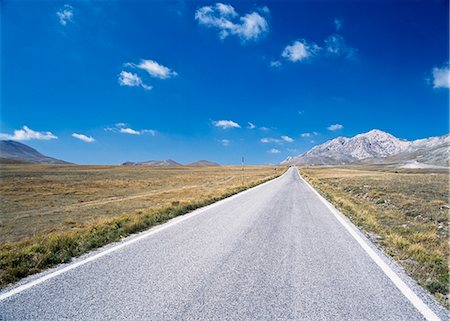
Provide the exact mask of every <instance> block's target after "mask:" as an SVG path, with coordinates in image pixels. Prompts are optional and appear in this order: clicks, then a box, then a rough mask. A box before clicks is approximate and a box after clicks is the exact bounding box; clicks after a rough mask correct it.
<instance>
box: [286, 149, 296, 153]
mask: <svg viewBox="0 0 450 321" xmlns="http://www.w3.org/2000/svg"><path fill="white" fill-rule="evenodd" d="M286 150H287V151H288V152H289V153H298V149H297V148H288V149H286Z"/></svg>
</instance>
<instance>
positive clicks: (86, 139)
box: [72, 133, 95, 143]
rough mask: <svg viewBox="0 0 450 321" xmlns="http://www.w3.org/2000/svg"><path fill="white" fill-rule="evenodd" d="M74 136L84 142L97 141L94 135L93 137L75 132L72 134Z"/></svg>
mask: <svg viewBox="0 0 450 321" xmlns="http://www.w3.org/2000/svg"><path fill="white" fill-rule="evenodd" d="M72 137H73V138H77V139H79V140H82V141H83V142H86V143H92V142H95V139H94V138H93V137H91V136H86V135H83V134H77V133H73V134H72Z"/></svg>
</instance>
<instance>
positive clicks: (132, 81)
mask: <svg viewBox="0 0 450 321" xmlns="http://www.w3.org/2000/svg"><path fill="white" fill-rule="evenodd" d="M118 81H119V84H120V85H121V86H129V87H142V88H144V89H145V90H151V89H152V88H153V87H152V86H149V85H146V84H144V82H143V81H142V79H141V78H140V77H139V76H138V75H137V74H134V73H132V72H128V71H124V70H122V71H121V72H120V74H119V79H118Z"/></svg>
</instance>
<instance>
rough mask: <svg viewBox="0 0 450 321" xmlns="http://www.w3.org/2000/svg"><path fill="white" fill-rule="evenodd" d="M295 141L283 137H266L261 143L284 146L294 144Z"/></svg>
mask: <svg viewBox="0 0 450 321" xmlns="http://www.w3.org/2000/svg"><path fill="white" fill-rule="evenodd" d="M293 141H294V139H293V138H291V137H289V136H281V138H273V137H264V138H261V139H260V142H261V143H264V144H269V143H275V144H283V143H284V142H287V143H292V142H293Z"/></svg>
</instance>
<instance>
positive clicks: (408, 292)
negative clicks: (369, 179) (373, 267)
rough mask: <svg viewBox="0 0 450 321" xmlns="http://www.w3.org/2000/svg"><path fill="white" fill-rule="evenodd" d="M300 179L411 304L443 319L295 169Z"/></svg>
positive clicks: (433, 318) (431, 320) (433, 320)
mask: <svg viewBox="0 0 450 321" xmlns="http://www.w3.org/2000/svg"><path fill="white" fill-rule="evenodd" d="M295 169H296V171H297V174H298V177H299V178H300V179H301V180H302V181H303V182H305V183H306V185H307V186H308V187H309V188H310V189H311V190H312V191H313V192H314V193H315V194H316V195H317V196H318V197H319V199H320V200H321V201H322V203H324V204H325V206H326V207H327V208H328V209H329V210H330V211H331V213H333V215H334V217H335V218H336V219H337V220H338V221H339V223H341V224H342V226H344V228H345V229H346V230H347V232H348V233H349V234H350V235H351V236H352V237H353V238H354V239H355V240H356V242H358V244H359V245H360V246H361V247H362V249H363V250H364V251H365V252H366V253H367V255H369V257H370V258H371V259H372V260H373V261H374V262H375V263H376V264H377V265H378V267H379V268H380V269H381V270H382V271H383V273H384V274H386V276H387V277H388V278H389V279H390V280H391V281H392V283H394V285H395V286H396V287H397V288H398V289H399V290H400V292H401V293H402V294H403V295H404V296H405V297H406V298H407V299H408V300H409V301H410V302H411V304H412V305H413V306H414V307H415V308H416V309H417V310H418V311H419V312H420V313H421V314H422V315H423V316H424V318H425V319H426V320H428V321H440V320H441V319H440V318H439V317H438V316H437V315H436V313H434V312H433V310H431V308H430V307H429V306H428V305H426V304H425V303H424V302H423V301H422V299H421V298H419V296H418V295H417V294H416V293H415V292H414V291H413V290H412V289H411V288H410V287H409V286H408V285H407V284H406V283H405V282H404V281H403V280H402V279H401V277H400V276H399V275H398V274H397V273H395V271H394V270H393V269H392V268H391V267H390V266H389V265H388V264H386V262H384V261H383V259H382V258H381V257H380V256H379V255H378V254H377V253H376V252H375V251H374V250H373V249H372V248H371V247H370V245H369V244H367V242H366V241H365V240H364V239H363V238H362V237H361V236H360V235H358V233H357V232H356V231H355V230H354V229H353V228H352V227H351V226H350V225H349V223H348V222H347V221H346V220H345V219H344V217H343V216H344V215H343V214H342V213H340V212H339V211H338V210H337V209H336V208H335V207H334V206H333V205H332V204H331V203H330V202H328V201H327V200H326V199H325V198H324V197H323V196H322V195H320V193H319V192H318V191H317V190H316V189H315V188H314V187H312V186H311V185H310V184H309V183H308V182H307V181H306V180H305V179H304V178H303V177H302V176H301V175H300V172H299V170H298V168H297V167H295Z"/></svg>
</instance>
